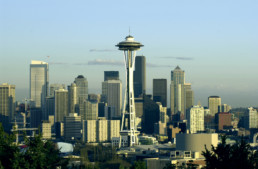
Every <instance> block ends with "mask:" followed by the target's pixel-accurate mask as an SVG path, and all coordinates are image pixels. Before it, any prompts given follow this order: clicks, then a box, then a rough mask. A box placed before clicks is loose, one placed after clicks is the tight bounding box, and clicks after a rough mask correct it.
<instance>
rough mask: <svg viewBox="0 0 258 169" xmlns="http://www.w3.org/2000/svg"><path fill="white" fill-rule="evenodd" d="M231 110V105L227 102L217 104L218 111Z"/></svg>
mask: <svg viewBox="0 0 258 169" xmlns="http://www.w3.org/2000/svg"><path fill="white" fill-rule="evenodd" d="M230 110H231V106H229V105H227V104H221V105H220V106H219V112H220V113H225V112H229V111H230Z"/></svg>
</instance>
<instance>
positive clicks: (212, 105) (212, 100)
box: [208, 96, 221, 117]
mask: <svg viewBox="0 0 258 169" xmlns="http://www.w3.org/2000/svg"><path fill="white" fill-rule="evenodd" d="M208 104H209V109H210V113H211V116H213V117H214V116H215V114H216V113H218V112H219V106H221V98H220V97H219V96H210V97H209V98H208Z"/></svg>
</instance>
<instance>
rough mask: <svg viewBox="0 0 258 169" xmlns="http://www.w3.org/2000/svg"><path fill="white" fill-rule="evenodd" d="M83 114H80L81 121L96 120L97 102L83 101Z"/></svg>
mask: <svg viewBox="0 0 258 169" xmlns="http://www.w3.org/2000/svg"><path fill="white" fill-rule="evenodd" d="M83 105H84V108H83V112H82V113H81V117H82V120H97V119H98V102H96V101H89V100H87V101H84V104H83Z"/></svg>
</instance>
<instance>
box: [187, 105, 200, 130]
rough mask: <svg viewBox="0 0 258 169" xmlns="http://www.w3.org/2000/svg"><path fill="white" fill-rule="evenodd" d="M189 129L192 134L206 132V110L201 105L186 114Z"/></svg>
mask: <svg viewBox="0 0 258 169" xmlns="http://www.w3.org/2000/svg"><path fill="white" fill-rule="evenodd" d="M186 118H187V128H188V130H189V131H190V133H197V132H199V131H204V108H203V107H201V106H200V105H197V106H193V107H192V108H191V109H190V110H189V111H187V114H186Z"/></svg>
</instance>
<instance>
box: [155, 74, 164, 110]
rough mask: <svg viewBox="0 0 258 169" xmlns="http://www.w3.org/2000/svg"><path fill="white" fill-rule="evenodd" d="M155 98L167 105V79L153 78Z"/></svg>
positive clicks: (156, 100)
mask: <svg viewBox="0 0 258 169" xmlns="http://www.w3.org/2000/svg"><path fill="white" fill-rule="evenodd" d="M153 100H154V101H155V102H161V103H162V106H163V107H167V79H153Z"/></svg>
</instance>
